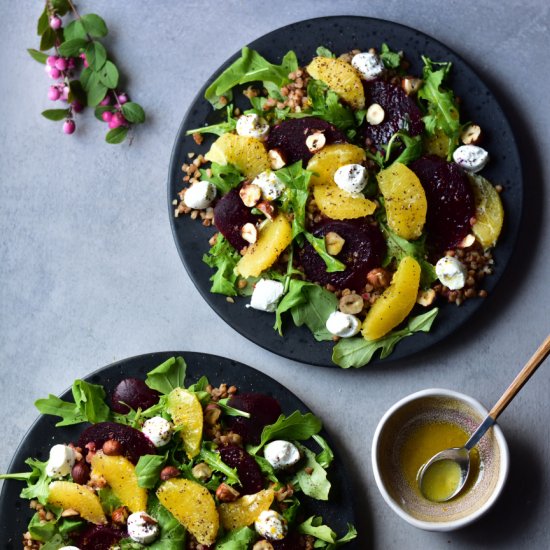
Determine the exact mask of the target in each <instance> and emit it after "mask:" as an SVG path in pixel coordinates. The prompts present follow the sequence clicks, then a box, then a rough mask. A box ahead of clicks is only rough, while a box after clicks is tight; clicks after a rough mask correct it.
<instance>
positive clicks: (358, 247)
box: [300, 218, 386, 292]
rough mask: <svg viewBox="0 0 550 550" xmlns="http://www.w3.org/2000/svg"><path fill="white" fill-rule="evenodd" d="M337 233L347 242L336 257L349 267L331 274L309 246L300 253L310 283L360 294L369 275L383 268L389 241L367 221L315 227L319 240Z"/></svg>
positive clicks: (333, 223)
mask: <svg viewBox="0 0 550 550" xmlns="http://www.w3.org/2000/svg"><path fill="white" fill-rule="evenodd" d="M331 231H334V232H335V233H338V235H340V236H341V237H342V238H343V239H344V240H345V241H346V242H345V243H344V246H343V248H342V251H341V252H340V253H339V254H338V255H337V256H336V258H337V259H338V260H340V261H341V262H343V263H344V264H345V265H346V266H347V267H346V269H345V270H344V271H337V272H334V273H328V272H327V268H326V264H325V262H324V261H323V260H322V258H321V257H320V256H319V254H317V252H315V250H314V249H313V247H312V246H311V245H310V244H309V243H306V244H305V245H304V247H303V248H302V249H301V250H300V260H301V263H302V266H303V268H304V270H305V272H306V275H307V277H308V279H309V280H310V281H314V282H316V283H319V284H321V285H327V284H331V285H333V286H335V287H336V288H338V289H341V290H343V289H345V288H349V289H350V290H356V291H358V292H361V290H362V289H363V287H364V286H365V285H366V284H367V273H368V272H369V271H370V270H371V269H374V268H375V267H380V265H381V264H382V261H383V260H384V256H385V255H386V242H385V240H384V237H383V236H382V232H381V231H380V229H379V228H378V227H376V226H372V225H370V224H369V223H368V222H367V221H366V219H365V218H360V219H358V220H342V221H338V220H324V221H322V222H320V224H318V225H317V226H315V227H314V228H312V233H313V234H314V235H315V236H316V237H322V236H324V235H326V234H327V233H329V232H331Z"/></svg>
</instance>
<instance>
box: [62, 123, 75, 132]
mask: <svg viewBox="0 0 550 550" xmlns="http://www.w3.org/2000/svg"><path fill="white" fill-rule="evenodd" d="M75 129H76V126H75V123H74V120H66V121H65V122H64V123H63V132H64V133H65V134H72V133H74V131H75Z"/></svg>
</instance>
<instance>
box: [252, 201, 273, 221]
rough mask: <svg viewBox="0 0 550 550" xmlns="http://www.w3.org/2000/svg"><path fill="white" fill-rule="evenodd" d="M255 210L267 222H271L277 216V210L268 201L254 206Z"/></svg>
mask: <svg viewBox="0 0 550 550" xmlns="http://www.w3.org/2000/svg"><path fill="white" fill-rule="evenodd" d="M256 208H257V209H258V210H259V211H260V212H263V213H264V214H265V217H266V218H267V219H268V220H273V218H274V217H275V216H276V215H277V208H276V207H275V206H274V205H273V204H271V203H270V202H268V201H262V202H259V203H258V204H257V205H256Z"/></svg>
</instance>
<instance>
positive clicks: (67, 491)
mask: <svg viewBox="0 0 550 550" xmlns="http://www.w3.org/2000/svg"><path fill="white" fill-rule="evenodd" d="M49 490H50V492H49V495H48V503H49V504H52V505H53V506H59V507H60V508H62V509H63V510H75V511H77V512H78V514H79V515H80V517H81V518H83V519H85V520H86V521H89V522H90V523H95V524H96V525H100V524H103V523H107V518H106V517H105V514H104V513H103V508H102V507H101V502H100V501H99V497H98V496H97V494H96V493H95V492H94V491H93V489H90V488H89V487H86V486H85V485H79V484H78V483H72V482H71V481H52V483H50V487H49Z"/></svg>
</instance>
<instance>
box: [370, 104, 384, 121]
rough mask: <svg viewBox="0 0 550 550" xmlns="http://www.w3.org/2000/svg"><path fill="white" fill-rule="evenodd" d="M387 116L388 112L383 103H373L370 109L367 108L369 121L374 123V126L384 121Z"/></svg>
mask: <svg viewBox="0 0 550 550" xmlns="http://www.w3.org/2000/svg"><path fill="white" fill-rule="evenodd" d="M385 116H386V113H385V111H384V109H383V108H382V106H381V105H378V103H373V104H372V105H371V106H370V107H369V108H368V109H367V122H368V123H369V124H372V125H373V126H377V125H378V124H381V123H382V122H383V121H384V117H385Z"/></svg>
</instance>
